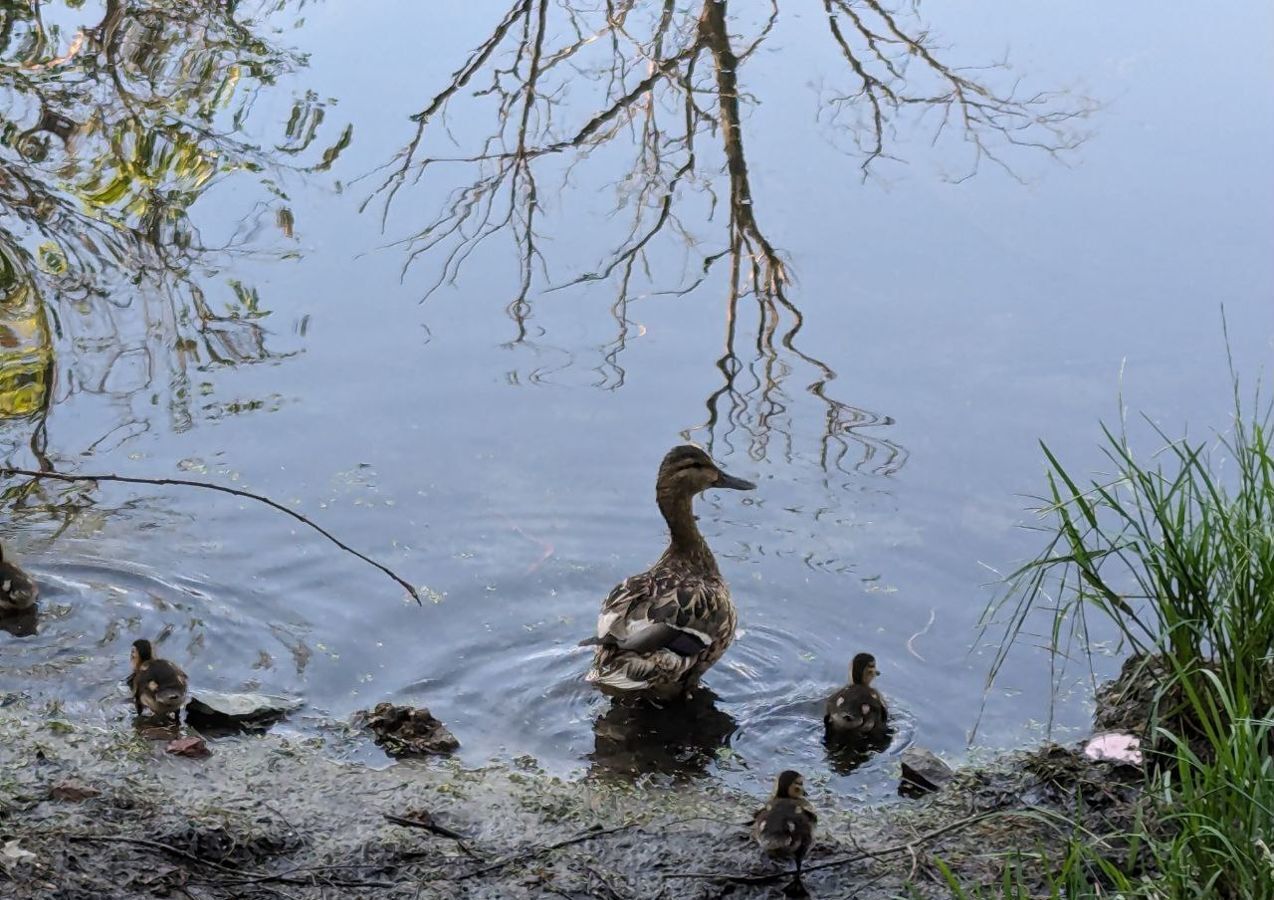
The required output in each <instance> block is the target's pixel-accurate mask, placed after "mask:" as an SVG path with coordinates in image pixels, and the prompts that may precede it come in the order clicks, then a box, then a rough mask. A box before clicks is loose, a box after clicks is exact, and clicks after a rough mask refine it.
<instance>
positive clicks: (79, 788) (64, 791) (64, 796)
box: [49, 778, 102, 803]
mask: <svg viewBox="0 0 1274 900" xmlns="http://www.w3.org/2000/svg"><path fill="white" fill-rule="evenodd" d="M100 793H102V792H101V791H99V790H98V789H97V788H95V787H90V786H89V785H87V784H84V782H82V781H75V780H74V779H72V778H67V779H65V780H63V781H59V782H58V783H57V784H55V785H53V787H51V788H49V797H50V798H52V799H54V800H62V801H64V802H66V803H79V802H81V801H83V800H87V799H89V798H90V797H96V796H97V795H98V794H100Z"/></svg>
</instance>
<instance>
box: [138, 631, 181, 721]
mask: <svg viewBox="0 0 1274 900" xmlns="http://www.w3.org/2000/svg"><path fill="white" fill-rule="evenodd" d="M131 662H132V666H133V671H132V674H131V675H129V676H128V686H129V687H131V688H132V689H133V705H134V706H136V707H137V715H139V716H140V715H141V714H142V710H143V708H144V709H149V710H150V711H151V713H153V714H154V715H156V716H171V717H172V718H173V719H174V720H175V721H177V722H178V723H180V722H181V707H182V704H183V703H185V702H186V673H185V672H183V671H182V670H181V667H180V666H178V665H177V664H176V663H173V662H169V661H168V660H166V659H157V658H156V657H155V654H154V650H153V649H152V648H151V646H150V641H148V640H144V639H143V640H137V641H133V650H132V654H131Z"/></svg>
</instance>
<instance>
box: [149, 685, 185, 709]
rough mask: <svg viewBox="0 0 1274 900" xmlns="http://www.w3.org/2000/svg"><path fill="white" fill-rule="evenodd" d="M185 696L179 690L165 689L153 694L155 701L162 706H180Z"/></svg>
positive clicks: (183, 692)
mask: <svg viewBox="0 0 1274 900" xmlns="http://www.w3.org/2000/svg"><path fill="white" fill-rule="evenodd" d="M185 696H186V692H185V691H183V690H182V689H181V688H165V689H164V690H161V691H157V692H156V693H155V699H157V700H158V701H159V702H160V703H162V704H164V706H180V705H181V701H182V699H183V698H184V697H185Z"/></svg>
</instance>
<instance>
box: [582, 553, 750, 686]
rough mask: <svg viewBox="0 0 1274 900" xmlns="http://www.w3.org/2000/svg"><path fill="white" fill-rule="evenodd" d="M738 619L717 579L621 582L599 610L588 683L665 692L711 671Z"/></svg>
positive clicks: (663, 572)
mask: <svg viewBox="0 0 1274 900" xmlns="http://www.w3.org/2000/svg"><path fill="white" fill-rule="evenodd" d="M735 625H736V618H735V612H734V606H733V604H732V603H731V602H730V598H729V593H728V591H727V590H726V587H725V584H724V583H723V582H722V581H721V579H720V577H705V576H703V575H701V574H696V573H691V572H685V571H677V570H673V569H668V568H665V569H652V570H651V571H649V572H643V573H642V574H640V575H634V576H632V577H631V578H626V579H624V580H623V581H622V582H620V583H619V584H618V585H617V586H616V587H615V589H614V590H613V591H611V593H610V596H608V597H607V598H606V601H605V602H604V603H603V604H602V611H601V614H600V615H599V616H598V619H597V635H596V636H595V637H593V638H590V639H589V640H588V641H585V643H587V644H593V645H596V646H597V654H596V656H595V658H594V661H593V667H592V669H591V670H590V672H589V675H588V680H589V681H591V682H594V683H596V684H598V685H599V686H602V687H607V688H610V689H612V690H615V691H642V690H648V689H652V688H656V689H660V690H664V691H666V690H667V689H668V688H670V687H671V686H673V685H675V684H676V683H678V682H682V681H684V680H686V679H687V678H689V677H691V676H692V674H694V673H695V672H696V671H701V670H702V668H703V667H706V665H708V664H711V662H713V661H715V660H716V658H717V657H719V656H720V655H721V653H722V652H723V651H724V650H725V647H726V645H728V644H729V643H730V641H731V640H732V639H733V637H734V629H735Z"/></svg>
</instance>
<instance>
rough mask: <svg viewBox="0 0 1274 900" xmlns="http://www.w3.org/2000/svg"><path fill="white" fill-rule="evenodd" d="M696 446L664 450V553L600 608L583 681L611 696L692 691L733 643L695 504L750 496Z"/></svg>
mask: <svg viewBox="0 0 1274 900" xmlns="http://www.w3.org/2000/svg"><path fill="white" fill-rule="evenodd" d="M755 487H756V485H755V484H753V483H752V482H750V481H744V480H743V479H742V478H735V477H734V476H733V475H727V474H726V473H725V472H723V471H722V470H721V469H720V467H718V466H717V465H716V463H714V462H713V461H712V459H711V458H710V457H709V456H708V454H706V453H704V452H703V451H702V450H700V449H699V448H698V447H693V446H690V445H683V446H680V447H674V448H673V449H672V450H670V451H668V455H667V456H665V457H664V460H663V463H661V464H660V466H659V477H658V479H657V481H656V482H655V499H656V501H657V502H658V503H659V511H660V512H661V513H663V516H664V520H665V521H666V522H667V523H668V531H669V533H670V539H669V542H668V549H667V550H665V551H664V554H663V556H661V557H659V561H658V562H656V563H655V564H654V565H653V566H651V567H650V568H649V569H648V570H647V571H645V572H642V573H641V574H640V575H633V576H632V577H630V578H625V579H624V580H623V581H622V582H620V583H619V584H618V585H617V586H616V587H615V589H614V590H613V591H611V593H610V596H609V597H607V598H606V601H605V602H604V603H603V604H602V612H601V615H599V616H598V618H597V635H596V636H595V637H591V638H589V639H587V640H585V641H583V642H582V643H583V644H585V645H592V646H596V647H597V650H596V653H595V654H594V656H593V665H592V668H590V669H589V671H588V675H587V676H586V680H587V681H589V682H590V683H592V684H595V685H597V687H598V688H600V689H601V690H602V691H604V692H606V693H608V694H612V695H634V694H637V695H648V696H651V697H655V698H658V699H667V698H671V697H677V696H681V695H684V694H687V693H689V692H690V691H692V690H693V689H694V687H695V685H696V684H698V682H699V678H700V676H701V675H703V673H704V672H705V671H706V670H707V669H708V667H709V666H711V665H712V664H713V663H715V662H716V661H717V660H718V659H720V658H721V654H723V653H725V649H726V647H728V646H730V642H731V641H733V640H734V629H735V626H736V625H737V623H738V617H737V615H736V613H735V610H734V603H732V602H731V600H730V589H729V588H727V587H726V583H725V580H724V579H722V577H721V572H720V570H718V569H717V561H716V559H715V558H714V557H713V556H712V551H711V550H710V549H708V544H707V542H706V541H704V539H703V535H701V534H700V533H699V526H698V525H696V524H695V516H694V511H693V509H692V506H693V503H694V498H695V495H696V494H699V493H701V492H703V491H705V490H707V489H708V488H730V489H733V490H738V491H750V490H752V489H753V488H755Z"/></svg>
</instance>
